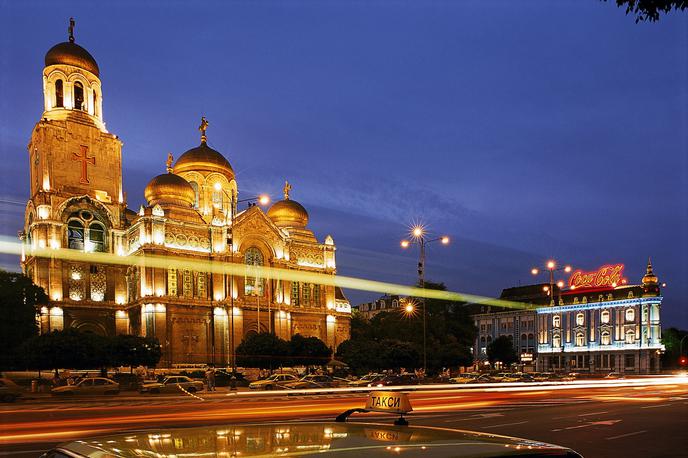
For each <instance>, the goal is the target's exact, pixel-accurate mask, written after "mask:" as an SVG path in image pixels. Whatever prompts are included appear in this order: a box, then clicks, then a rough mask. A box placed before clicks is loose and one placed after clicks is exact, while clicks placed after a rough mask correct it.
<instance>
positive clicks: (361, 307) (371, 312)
mask: <svg viewBox="0 0 688 458" xmlns="http://www.w3.org/2000/svg"><path fill="white" fill-rule="evenodd" d="M405 301H406V298H405V297H401V296H398V295H395V294H391V295H390V294H385V295H384V296H381V297H380V298H379V299H376V300H374V301H372V302H365V303H363V304H358V305H355V306H354V307H353V308H354V310H358V313H359V314H360V315H361V316H363V317H364V318H366V319H368V320H369V319H371V318H372V317H374V316H375V315H377V314H378V313H381V312H391V311H394V310H399V307H403V306H404V305H405Z"/></svg>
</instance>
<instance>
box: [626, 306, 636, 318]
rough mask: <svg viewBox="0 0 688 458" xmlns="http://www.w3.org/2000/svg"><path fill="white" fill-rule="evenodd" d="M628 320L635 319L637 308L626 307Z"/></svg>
mask: <svg viewBox="0 0 688 458" xmlns="http://www.w3.org/2000/svg"><path fill="white" fill-rule="evenodd" d="M626 321H635V309H626Z"/></svg>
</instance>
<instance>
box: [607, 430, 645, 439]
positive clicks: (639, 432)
mask: <svg viewBox="0 0 688 458" xmlns="http://www.w3.org/2000/svg"><path fill="white" fill-rule="evenodd" d="M646 432H647V430H642V431H636V432H634V433H628V434H621V435H619V436H612V437H606V438H605V439H606V440H608V441H611V440H614V439H621V438H622V437H628V436H635V435H636V434H642V433H646Z"/></svg>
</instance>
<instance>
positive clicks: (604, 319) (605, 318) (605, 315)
mask: <svg viewBox="0 0 688 458" xmlns="http://www.w3.org/2000/svg"><path fill="white" fill-rule="evenodd" d="M600 321H601V322H602V323H609V310H602V313H600Z"/></svg>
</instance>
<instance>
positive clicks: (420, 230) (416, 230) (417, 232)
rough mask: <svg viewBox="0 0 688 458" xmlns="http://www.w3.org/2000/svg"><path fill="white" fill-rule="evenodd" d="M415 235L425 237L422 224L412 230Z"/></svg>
mask: <svg viewBox="0 0 688 458" xmlns="http://www.w3.org/2000/svg"><path fill="white" fill-rule="evenodd" d="M411 233H412V234H413V236H414V237H417V238H420V237H423V228H422V227H421V226H416V227H414V228H413V230H412V231H411Z"/></svg>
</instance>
